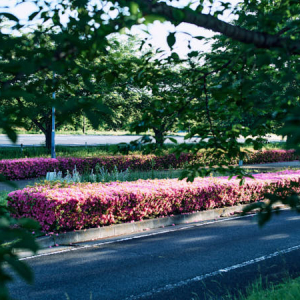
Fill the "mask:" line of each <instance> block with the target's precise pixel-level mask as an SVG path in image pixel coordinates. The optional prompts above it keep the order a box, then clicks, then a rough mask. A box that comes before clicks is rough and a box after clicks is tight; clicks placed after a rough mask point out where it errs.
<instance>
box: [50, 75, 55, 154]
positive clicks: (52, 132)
mask: <svg viewBox="0 0 300 300" xmlns="http://www.w3.org/2000/svg"><path fill="white" fill-rule="evenodd" d="M54 78H55V72H53V82H54ZM52 98H53V100H54V99H55V92H53V93H52ZM51 158H56V153H55V107H54V105H53V106H52V131H51Z"/></svg>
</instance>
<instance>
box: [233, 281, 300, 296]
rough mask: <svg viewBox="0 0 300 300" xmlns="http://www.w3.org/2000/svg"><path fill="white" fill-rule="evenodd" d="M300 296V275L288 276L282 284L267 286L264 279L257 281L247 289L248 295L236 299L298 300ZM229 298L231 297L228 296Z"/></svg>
mask: <svg viewBox="0 0 300 300" xmlns="http://www.w3.org/2000/svg"><path fill="white" fill-rule="evenodd" d="M299 298H300V277H298V278H296V279H292V278H290V277H288V278H287V279H285V280H284V282H283V283H280V284H272V283H270V284H268V287H267V288H265V287H264V286H263V283H262V279H260V280H258V281H256V282H255V283H254V284H253V285H251V286H250V287H249V288H248V289H247V290H246V295H242V293H240V295H239V296H238V297H234V298H231V299H234V300H258V299H265V300H298V299H299ZM228 299H229V298H228Z"/></svg>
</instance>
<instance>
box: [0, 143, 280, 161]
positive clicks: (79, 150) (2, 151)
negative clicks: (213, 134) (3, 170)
mask: <svg viewBox="0 0 300 300" xmlns="http://www.w3.org/2000/svg"><path fill="white" fill-rule="evenodd" d="M284 146H285V143H270V144H266V145H265V147H264V148H263V150H275V149H284ZM116 148H117V146H116V145H103V146H87V147H86V146H56V148H55V150H56V156H61V157H99V156H104V155H121V154H122V153H120V152H116V150H117V149H116ZM244 148H245V149H248V150H253V148H252V147H251V146H245V147H244ZM172 150H174V145H172V144H167V145H166V150H165V153H166V154H167V153H170V152H171V151H172ZM131 154H142V152H141V151H133V152H131ZM26 157H27V158H33V157H51V155H50V154H49V151H48V150H47V149H46V148H45V147H41V146H35V147H23V149H21V148H20V147H0V159H15V158H26Z"/></svg>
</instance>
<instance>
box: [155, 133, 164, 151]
mask: <svg viewBox="0 0 300 300" xmlns="http://www.w3.org/2000/svg"><path fill="white" fill-rule="evenodd" d="M154 138H155V143H156V148H162V146H163V144H164V131H162V130H159V129H154Z"/></svg>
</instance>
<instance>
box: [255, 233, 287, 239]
mask: <svg viewBox="0 0 300 300" xmlns="http://www.w3.org/2000/svg"><path fill="white" fill-rule="evenodd" d="M289 237H290V235H289V234H285V233H278V234H270V235H267V236H264V237H261V238H260V240H265V241H270V240H278V239H287V238H289Z"/></svg>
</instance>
